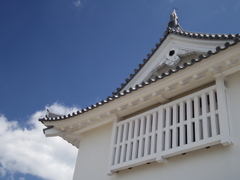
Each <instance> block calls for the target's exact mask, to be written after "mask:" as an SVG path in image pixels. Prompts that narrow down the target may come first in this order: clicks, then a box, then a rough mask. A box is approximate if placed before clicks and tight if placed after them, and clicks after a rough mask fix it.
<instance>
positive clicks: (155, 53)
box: [39, 10, 240, 122]
mask: <svg viewBox="0 0 240 180" xmlns="http://www.w3.org/2000/svg"><path fill="white" fill-rule="evenodd" d="M239 37H240V34H236V35H233V34H229V35H226V34H205V33H194V32H188V31H184V30H183V29H182V27H181V26H180V24H179V21H178V17H177V14H176V11H175V10H173V12H172V13H171V15H170V21H169V23H168V26H167V29H166V31H165V33H164V36H163V38H161V39H160V42H159V43H157V44H156V47H155V48H153V49H152V51H151V53H149V54H148V55H147V57H148V58H147V59H143V63H142V64H139V68H137V69H135V70H134V73H133V74H130V78H127V79H126V80H125V83H122V84H121V87H120V88H117V91H116V92H113V93H112V96H109V97H107V98H106V100H102V101H101V102H97V103H96V104H94V105H92V106H90V107H86V108H85V109H82V110H80V111H77V112H74V113H72V114H68V115H63V116H61V115H59V116H58V115H55V114H53V113H51V112H50V113H48V114H47V116H46V117H45V118H42V119H39V120H40V121H42V122H46V121H61V120H65V119H69V118H72V117H75V116H78V115H81V114H84V113H86V112H88V111H90V110H93V109H96V108H98V107H99V106H103V105H105V104H107V103H109V102H111V101H115V100H116V99H119V98H121V97H122V96H125V95H127V94H129V93H132V92H133V91H137V90H138V89H139V88H143V87H144V86H146V85H149V84H151V83H154V82H156V81H159V80H161V79H163V78H165V77H166V76H170V75H172V74H173V73H177V72H178V71H180V70H182V69H185V68H186V67H187V66H191V65H193V64H194V63H196V62H200V61H202V60H203V59H207V58H209V57H210V56H212V55H215V54H218V53H219V52H220V51H222V50H225V49H227V48H229V47H231V46H234V45H236V44H238V42H239Z"/></svg>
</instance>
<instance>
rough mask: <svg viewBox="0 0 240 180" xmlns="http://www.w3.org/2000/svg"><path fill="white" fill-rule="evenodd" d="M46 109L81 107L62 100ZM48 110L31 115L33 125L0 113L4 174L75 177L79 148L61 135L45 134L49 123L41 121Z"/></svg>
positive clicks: (57, 110) (1, 174) (0, 172)
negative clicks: (13, 119) (8, 117)
mask: <svg viewBox="0 0 240 180" xmlns="http://www.w3.org/2000/svg"><path fill="white" fill-rule="evenodd" d="M46 109H49V110H50V111H53V112H55V113H59V114H68V113H71V112H73V111H77V108H75V107H73V108H69V107H64V106H63V105H61V104H58V103H55V104H53V105H51V106H49V107H46ZM45 113H46V110H43V111H38V112H36V113H34V114H33V115H32V116H31V117H30V119H29V120H28V122H27V123H28V125H30V127H31V128H30V129H27V128H24V129H23V128H22V127H20V126H19V125H18V123H17V121H9V120H7V118H6V117H5V116H3V115H0V142H1V146H0V164H1V166H0V177H4V176H6V174H11V175H13V174H14V173H15V172H18V173H23V174H32V175H35V176H39V177H41V178H44V179H49V180H51V179H58V180H66V179H72V176H73V171H74V166H75V161H76V157H77V148H75V147H73V146H72V145H71V144H69V143H67V142H66V141H64V140H63V139H61V138H60V137H52V138H46V137H45V135H44V134H43V131H42V129H43V128H45V126H44V125H42V123H41V122H39V121H38V119H39V118H40V117H43V116H44V115H45ZM21 180H24V178H22V179H21Z"/></svg>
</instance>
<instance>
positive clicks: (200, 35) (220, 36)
mask: <svg viewBox="0 0 240 180" xmlns="http://www.w3.org/2000/svg"><path fill="white" fill-rule="evenodd" d="M169 34H176V35H180V36H186V37H190V38H198V39H213V40H214V39H215V40H216V39H218V40H233V39H234V38H235V37H236V35H237V34H236V35H234V34H209V33H194V32H190V31H179V30H174V29H172V28H170V27H168V28H167V30H166V31H165V33H164V37H163V38H160V43H157V44H156V48H153V49H151V53H149V54H147V59H143V63H142V64H139V65H138V66H139V68H137V69H134V73H133V74H130V78H126V79H125V83H122V84H121V87H118V88H117V89H116V92H113V93H112V94H113V95H115V94H118V93H119V92H120V91H121V90H122V89H123V88H124V87H125V86H126V85H127V84H128V83H129V82H130V81H131V80H132V79H133V77H134V76H135V75H136V74H137V73H138V72H139V71H140V70H141V69H142V68H143V66H144V65H145V64H146V63H147V62H148V61H149V59H150V58H151V57H152V56H153V54H154V53H155V52H156V51H157V49H158V48H159V47H160V46H161V44H162V43H163V42H164V40H165V39H166V38H167V36H168V35H169Z"/></svg>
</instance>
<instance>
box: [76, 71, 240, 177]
mask: <svg viewBox="0 0 240 180" xmlns="http://www.w3.org/2000/svg"><path fill="white" fill-rule="evenodd" d="M227 86H228V92H229V96H228V100H229V101H228V102H229V112H230V123H231V133H232V139H233V142H234V145H231V146H226V147H224V146H222V145H216V146H212V147H211V148H209V149H200V150H197V151H194V152H190V153H187V154H186V155H179V156H175V157H172V158H169V159H168V162H165V163H161V164H159V163H157V162H154V163H151V164H149V165H147V164H146V165H141V166H138V167H135V168H133V169H131V170H129V169H127V170H123V171H120V172H119V173H118V174H116V175H113V176H108V175H106V171H107V165H108V156H109V144H110V138H111V131H112V124H111V123H109V124H107V125H104V126H102V127H99V128H97V129H94V130H91V131H89V132H86V133H84V134H83V138H82V140H81V144H80V148H79V154H78V159H77V164H76V168H75V173H74V180H160V179H161V180H178V179H181V180H189V179H190V180H203V179H204V180H205V179H206V180H208V179H209V180H215V179H216V180H239V179H240V115H239V113H240V72H238V73H235V74H232V75H230V76H229V77H228V82H227Z"/></svg>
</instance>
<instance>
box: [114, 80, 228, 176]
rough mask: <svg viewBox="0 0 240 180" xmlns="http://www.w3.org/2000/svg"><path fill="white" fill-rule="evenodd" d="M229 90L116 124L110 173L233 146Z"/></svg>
mask: <svg viewBox="0 0 240 180" xmlns="http://www.w3.org/2000/svg"><path fill="white" fill-rule="evenodd" d="M225 91H226V89H225V86H224V83H223V80H222V78H219V79H218V80H217V81H216V85H214V86H211V87H208V88H206V89H204V90H201V91H199V92H196V93H193V94H191V95H188V96H186V97H183V98H180V99H178V100H175V101H172V102H170V103H167V104H164V105H162V106H159V107H157V108H155V109H152V110H150V111H147V112H145V113H142V114H139V115H137V116H134V117H131V118H129V119H127V120H124V121H120V122H115V123H114V125H113V137H112V144H111V149H110V150H111V152H110V153H111V155H110V172H116V171H119V170H122V169H127V168H130V167H134V166H137V165H140V164H145V163H148V162H152V161H158V162H162V161H163V160H164V159H165V158H168V157H171V156H174V155H178V154H182V153H186V152H189V151H193V150H196V149H200V148H203V147H207V146H212V145H215V144H220V143H221V144H223V145H228V144H230V143H231V142H230V139H229V138H230V136H229V123H228V116H227V105H226V104H227V102H226V92H225Z"/></svg>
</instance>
